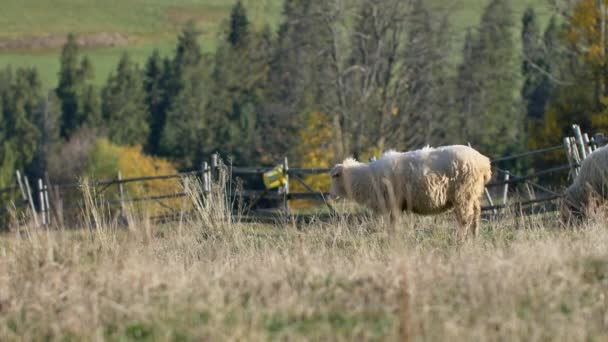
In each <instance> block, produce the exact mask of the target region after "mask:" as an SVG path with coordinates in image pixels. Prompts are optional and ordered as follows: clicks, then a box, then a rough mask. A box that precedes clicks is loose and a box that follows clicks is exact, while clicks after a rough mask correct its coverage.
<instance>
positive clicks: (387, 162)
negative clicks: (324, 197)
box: [330, 145, 492, 239]
mask: <svg viewBox="0 0 608 342" xmlns="http://www.w3.org/2000/svg"><path fill="white" fill-rule="evenodd" d="M330 176H331V179H332V185H331V189H330V197H331V198H340V197H343V198H346V199H350V200H354V201H355V202H357V203H359V204H361V205H364V206H366V207H368V208H370V209H371V210H372V211H374V212H376V213H378V214H382V215H389V216H390V218H391V221H392V222H394V221H395V220H396V219H397V217H398V216H397V215H398V214H399V213H400V212H402V211H408V212H412V213H414V214H419V215H436V214H440V213H444V212H447V211H449V210H452V209H454V212H455V214H456V218H457V221H458V223H459V228H460V229H459V231H458V232H457V234H459V235H460V238H461V239H463V238H465V237H466V235H467V234H468V230H469V228H470V227H472V230H473V234H474V235H477V233H478V228H479V220H480V215H481V197H482V195H483V192H484V188H485V184H486V183H487V182H488V181H489V180H490V178H491V177H492V171H491V166H490V160H489V159H488V158H487V157H486V156H484V155H482V154H481V153H479V152H477V151H476V150H474V149H473V148H471V147H468V146H462V145H452V146H444V147H438V148H432V147H429V146H427V147H425V148H423V149H420V150H416V151H410V152H404V153H403V152H395V151H389V152H387V153H385V154H384V155H383V156H382V157H381V158H379V159H378V160H376V161H373V162H370V163H369V164H365V163H360V162H358V161H356V160H354V159H352V158H349V159H346V160H344V161H343V162H342V163H341V164H337V165H336V166H334V167H333V168H332V169H331V171H330Z"/></svg>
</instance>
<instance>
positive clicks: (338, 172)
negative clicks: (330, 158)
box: [329, 164, 344, 178]
mask: <svg viewBox="0 0 608 342" xmlns="http://www.w3.org/2000/svg"><path fill="white" fill-rule="evenodd" d="M342 171H344V166H342V164H338V165H336V166H334V167H333V169H331V171H330V172H329V175H330V176H331V178H338V177H340V176H342Z"/></svg>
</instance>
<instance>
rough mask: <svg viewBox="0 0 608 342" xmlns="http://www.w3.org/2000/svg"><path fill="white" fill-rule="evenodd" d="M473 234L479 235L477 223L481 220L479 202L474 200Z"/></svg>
mask: <svg viewBox="0 0 608 342" xmlns="http://www.w3.org/2000/svg"><path fill="white" fill-rule="evenodd" d="M473 209H474V212H473V215H474V217H473V236H477V235H479V225H480V220H481V203H479V201H478V202H475V206H474V207H473Z"/></svg>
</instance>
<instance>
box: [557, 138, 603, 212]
mask: <svg viewBox="0 0 608 342" xmlns="http://www.w3.org/2000/svg"><path fill="white" fill-rule="evenodd" d="M607 199H608V146H605V147H602V148H600V149H598V150H595V151H594V152H593V153H591V154H590V155H589V156H587V158H585V160H583V163H582V164H581V168H580V172H579V174H578V176H577V177H576V178H575V179H574V182H572V185H570V186H569V187H568V189H566V193H565V195H564V199H563V201H562V205H561V215H562V219H563V220H564V222H566V223H567V222H569V221H570V220H571V219H573V218H574V219H580V218H582V217H583V216H585V215H586V214H587V213H588V212H589V211H590V210H592V209H593V208H594V206H595V205H597V204H599V202H600V201H606V200H607Z"/></svg>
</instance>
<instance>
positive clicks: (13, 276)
mask: <svg viewBox="0 0 608 342" xmlns="http://www.w3.org/2000/svg"><path fill="white" fill-rule="evenodd" d="M193 198H196V197H193ZM221 202H222V201H217V200H214V199H213V198H212V200H211V201H209V202H207V203H210V204H209V205H205V204H201V203H199V205H196V207H197V211H196V215H194V216H195V217H193V218H191V219H190V220H189V221H187V222H184V223H182V224H178V223H175V224H171V225H161V226H156V225H154V224H152V223H150V222H149V220H147V219H146V218H145V216H137V215H131V216H130V217H129V220H128V221H129V225H128V228H127V229H125V228H121V227H117V226H116V225H115V224H114V223H112V222H111V221H105V220H104V219H103V217H104V215H103V213H102V211H100V210H98V209H96V208H95V207H93V206H92V205H89V206H87V208H88V209H87V210H86V213H87V215H86V217H88V218H89V220H88V221H86V222H85V223H83V227H84V229H82V230H63V229H62V228H61V227H58V229H57V230H40V229H36V228H33V227H31V226H27V225H22V226H20V227H15V228H14V229H13V231H12V232H10V233H7V234H4V235H2V236H0V256H1V257H0V336H3V339H5V340H62V341H66V340H74V341H78V340H124V341H129V340H157V341H165V340H180V341H200V340H212V341H217V340H220V341H224V340H248V341H258V340H269V339H272V340H324V341H341V340H357V341H368V340H389V341H397V340H399V341H407V340H410V341H412V340H416V341H493V340H497V341H498V340H502V341H601V340H606V339H607V338H608V333H607V332H608V329H607V328H608V303H607V301H608V231H607V230H606V222H607V218H606V217H596V218H595V219H594V221H593V222H590V223H588V224H586V225H585V226H584V227H583V228H582V229H580V230H562V229H559V228H558V226H557V224H556V223H555V217H552V216H549V217H545V218H541V217H536V218H527V219H518V218H515V217H513V216H507V217H505V218H503V219H501V220H497V221H491V222H484V224H483V230H482V233H481V236H479V237H478V238H475V239H469V240H468V241H466V242H465V243H463V244H459V243H456V242H455V241H454V239H453V221H452V220H451V218H450V217H449V216H445V217H439V218H411V217H409V218H405V219H404V221H403V222H402V224H401V225H400V226H399V227H400V228H399V230H398V232H397V233H396V234H395V235H393V236H390V237H389V236H387V234H386V233H385V231H386V230H385V228H386V226H385V225H383V224H382V222H381V221H379V220H376V219H372V218H368V219H361V220H359V221H357V222H350V221H349V220H347V217H345V216H337V217H336V218H335V219H334V220H333V222H329V223H321V222H319V223H314V224H310V225H308V226H303V227H299V228H300V229H299V230H298V229H296V227H294V226H292V225H291V224H290V223H288V222H285V223H283V224H279V225H277V226H267V225H261V224H245V223H238V222H234V221H231V220H230V219H229V217H228V214H227V213H226V211H225V210H224V208H223V207H221V205H219V203H221ZM87 203H91V202H90V201H89V202H87Z"/></svg>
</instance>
